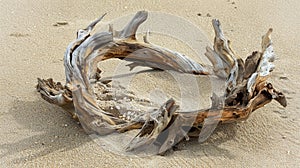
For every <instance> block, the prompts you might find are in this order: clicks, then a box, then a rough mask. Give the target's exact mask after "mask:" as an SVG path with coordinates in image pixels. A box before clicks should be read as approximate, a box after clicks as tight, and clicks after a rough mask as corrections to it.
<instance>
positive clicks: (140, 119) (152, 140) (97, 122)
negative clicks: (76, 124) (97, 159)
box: [37, 11, 287, 153]
mask: <svg viewBox="0 0 300 168" xmlns="http://www.w3.org/2000/svg"><path fill="white" fill-rule="evenodd" d="M147 16H148V14H147V12H146V11H140V12H138V13H137V14H136V15H135V16H134V17H133V19H132V20H131V21H130V22H129V23H128V24H127V25H126V26H125V28H124V29H123V30H122V31H115V30H113V28H112V26H110V29H109V31H108V32H98V33H95V34H91V31H92V30H93V28H94V27H95V25H96V24H97V23H98V22H99V21H101V19H102V18H103V17H104V15H103V16H102V17H100V18H99V19H97V20H96V21H94V22H93V23H91V24H90V25H89V26H88V27H87V28H85V29H83V30H79V31H78V33H77V39H76V40H75V41H73V42H72V43H70V44H69V46H68V48H67V51H66V53H65V56H64V65H65V73H66V84H65V85H62V84H61V83H59V82H54V81H53V80H52V79H47V80H44V79H40V78H38V85H37V90H38V92H39V93H40V94H41V96H42V98H44V99H45V100H47V101H48V102H50V103H53V104H56V105H59V106H61V107H63V108H65V109H66V110H67V111H68V112H70V113H71V114H72V116H73V118H75V119H78V120H79V121H80V123H81V125H82V126H83V128H84V129H85V130H86V132H87V133H88V134H99V135H107V134H110V133H112V132H119V133H124V132H127V131H131V130H133V129H139V133H138V134H137V135H136V136H135V137H134V138H133V140H132V141H131V142H128V143H129V144H128V146H127V150H128V151H132V150H139V149H140V150H141V149H144V148H145V146H149V145H154V146H158V148H157V152H158V153H162V152H164V151H166V150H167V149H169V148H171V147H172V146H173V145H175V144H176V143H178V142H179V141H180V140H181V139H183V138H186V139H188V137H190V136H200V137H199V141H203V140H205V139H206V138H207V137H208V136H209V135H210V133H209V132H211V131H212V129H213V128H211V125H216V124H218V123H226V122H235V121H239V120H245V119H247V118H248V117H249V115H250V114H251V113H252V112H253V111H255V110H256V109H258V108H261V107H263V106H264V105H266V104H267V103H269V102H271V100H272V99H274V100H276V101H277V102H279V103H280V104H281V105H282V106H284V107H285V106H286V105H287V102H286V99H285V96H284V95H283V94H282V93H281V92H279V91H277V90H276V89H275V88H274V87H273V86H272V84H271V83H269V82H267V79H268V77H269V76H270V72H271V71H272V70H273V69H274V65H273V63H272V62H273V61H274V51H273V46H272V41H271V32H272V29H269V30H268V32H267V33H266V35H264V36H263V38H262V44H261V47H262V48H261V51H255V52H253V53H252V55H250V56H248V57H247V59H246V60H245V61H244V60H242V59H241V58H240V57H239V56H237V55H236V54H235V52H234V51H233V50H232V48H231V46H230V41H229V40H227V39H226V37H225V36H224V34H223V32H222V30H221V27H220V22H219V21H218V20H213V21H212V24H213V28H214V30H215V39H214V46H213V49H212V48H210V47H207V52H206V53H205V56H207V57H208V59H209V60H210V61H211V63H212V65H213V68H212V70H210V68H209V66H203V65H201V64H199V63H197V62H195V61H193V60H192V59H190V58H189V57H187V56H185V55H183V54H180V53H178V52H175V51H171V50H169V49H166V48H163V47H159V46H157V45H154V44H152V43H149V41H148V38H147V34H146V35H145V36H144V42H139V41H137V39H136V31H137V29H138V27H139V25H140V24H142V23H143V22H144V21H145V20H146V19H147ZM111 58H118V59H122V60H126V61H130V62H132V63H131V64H129V66H130V68H131V69H132V68H134V67H135V66H147V67H151V68H154V69H160V70H172V71H178V72H181V73H189V74H194V75H215V76H217V77H219V78H221V79H224V82H225V88H226V89H225V90H224V94H223V95H222V96H217V95H215V94H213V96H212V98H211V100H212V106H211V108H209V109H199V110H197V111H191V112H180V111H178V105H176V102H175V100H174V99H172V98H171V99H169V100H168V101H167V102H165V103H164V104H163V105H162V106H161V107H160V108H159V109H156V110H153V111H147V112H146V111H145V112H142V113H139V114H138V115H136V116H134V117H133V118H130V119H128V118H127V119H126V118H124V117H120V113H119V112H112V111H109V110H103V109H105V108H104V107H100V106H99V104H97V101H96V97H97V96H96V94H97V93H95V90H94V89H93V85H94V84H95V83H96V82H98V83H100V84H101V85H103V90H102V92H103V94H104V95H105V94H106V93H107V94H109V91H107V87H108V86H109V82H110V81H101V76H100V74H101V70H100V69H98V67H97V64H98V62H100V61H104V60H107V59H111ZM99 81H101V82H99ZM125 94H126V93H125ZM125 113H126V112H125ZM201 132H202V134H201Z"/></svg>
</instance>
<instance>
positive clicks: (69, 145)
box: [0, 0, 300, 168]
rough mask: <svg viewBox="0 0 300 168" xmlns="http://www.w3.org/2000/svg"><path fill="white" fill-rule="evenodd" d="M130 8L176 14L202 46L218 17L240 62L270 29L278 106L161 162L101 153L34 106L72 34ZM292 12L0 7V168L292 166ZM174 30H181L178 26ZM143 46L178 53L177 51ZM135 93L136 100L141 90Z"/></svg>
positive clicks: (209, 3)
mask: <svg viewBox="0 0 300 168" xmlns="http://www.w3.org/2000/svg"><path fill="white" fill-rule="evenodd" d="M138 10H148V11H159V12H164V13H168V14H172V15H176V16H179V17H181V18H183V19H185V20H188V21H189V22H191V23H192V24H194V25H195V26H197V27H199V28H201V29H202V30H203V31H204V32H205V33H206V35H207V38H208V39H209V40H210V41H211V42H212V41H213V36H214V33H213V29H212V26H211V19H213V18H218V19H220V21H221V23H222V27H223V30H224V33H225V35H226V36H227V37H228V38H229V39H231V41H232V43H233V48H234V49H235V51H236V52H237V53H238V54H239V55H240V56H241V57H243V58H245V57H246V56H247V55H249V54H250V53H251V52H252V51H255V50H257V49H259V47H260V40H261V36H262V35H263V34H264V33H266V31H267V30H268V28H270V27H272V28H273V29H274V31H273V35H272V39H273V42H274V48H275V52H276V55H277V59H276V62H275V65H276V69H275V71H274V72H273V73H272V77H271V79H270V81H271V82H272V83H273V85H274V86H275V87H276V88H278V89H279V90H281V91H283V92H284V93H285V95H286V97H287V100H288V106H287V107H286V108H282V107H281V106H280V105H279V104H278V103H276V102H272V103H270V104H268V105H267V106H265V107H264V108H261V109H259V110H257V111H255V112H254V113H253V114H252V115H251V116H250V117H249V119H248V120H247V121H245V122H242V123H237V124H226V125H222V126H220V127H219V128H217V130H215V133H214V134H213V135H212V136H211V137H210V138H209V139H208V140H207V141H206V142H205V143H202V144H198V143H197V142H191V143H185V144H184V146H183V147H182V149H181V150H179V151H175V152H172V153H170V154H168V155H167V156H149V157H143V158H141V157H128V156H124V155H118V154H115V153H112V152H109V151H107V150H106V149H104V148H103V147H102V146H101V145H99V144H97V143H95V141H93V140H92V139H91V138H90V137H89V136H88V135H87V134H85V132H84V130H83V129H82V128H81V126H80V125H78V124H77V123H76V122H75V121H73V120H72V119H71V118H70V116H69V115H68V114H67V113H65V112H64V111H63V110H62V109H61V108H59V107H56V106H54V105H51V104H49V103H47V102H45V101H44V100H42V99H41V98H40V96H39V95H38V94H37V93H36V91H35V85H36V83H37V80H36V78H37V77H41V78H48V77H52V78H54V79H55V80H57V81H64V80H65V79H64V67H63V54H64V51H65V48H66V46H67V45H68V44H69V42H71V41H72V40H73V39H74V38H75V35H76V34H75V32H76V31H77V30H78V29H79V28H84V27H85V26H86V25H87V24H88V23H89V22H91V21H92V20H93V19H95V18H97V17H99V16H100V15H101V14H103V13H105V12H107V13H108V14H107V16H106V17H105V19H104V21H110V20H112V19H114V18H119V17H120V16H124V15H128V14H133V13H135V12H136V11H138ZM299 11H300V1H298V0H286V1H282V0H278V1H271V0H265V1H240V0H234V1H233V0H200V1H199V0H197V1H196V0H192V1H152V0H149V1H148V0H145V1H133V0H130V1H124V2H123V1H99V2H97V1H90V0H82V1H60V0H51V1H49V0H43V1H33V0H11V1H9V0H0V13H1V15H0V27H1V28H0V30H1V31H0V38H1V40H0V48H1V49H2V50H1V53H2V54H1V62H0V93H1V94H0V137H1V141H0V167H164V168H166V167H299V165H300V131H299V130H300V124H299V123H300V113H299V112H300V104H299V102H300V96H299V94H300V88H299V83H298V82H299V81H300V75H299V67H300V61H299V58H300V56H299V53H300V50H299V44H300V40H299V39H300V35H299V33H298V31H299V30H300V19H299V18H300V14H299ZM57 22H59V23H60V24H59V25H54V24H57ZM64 23H67V24H66V25H64ZM156 24H158V25H159V24H162V27H164V26H168V24H167V23H161V22H159V21H157V22H156ZM176 29H177V30H182V31H185V30H186V29H185V28H184V26H183V25H181V24H178V27H176ZM190 33H191V34H193V33H194V32H190ZM196 37H197V35H195V38H196ZM162 39H163V38H162ZM150 40H151V38H150ZM195 40H197V39H195ZM151 41H154V42H156V41H157V42H159V41H160V42H161V43H160V45H166V47H168V48H172V49H176V50H179V51H180V52H184V51H185V50H186V49H184V47H181V45H180V43H172V42H164V41H163V40H155V39H152V40H151ZM166 79H168V78H166ZM139 81H140V80H136V82H137V84H139ZM140 85H143V84H142V83H140ZM153 85H155V83H153V82H152V83H151V84H149V86H151V87H153ZM160 87H164V85H161V86H160ZM143 88H144V89H145V90H141V93H142V92H145V93H146V92H147V89H148V90H151V89H149V87H147V86H146V85H144V86H143ZM165 89H167V90H168V89H170V85H169V84H166V85H165ZM171 89H172V87H171ZM175 89H176V88H175ZM169 91H170V92H172V90H169Z"/></svg>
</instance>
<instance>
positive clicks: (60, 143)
mask: <svg viewBox="0 0 300 168" xmlns="http://www.w3.org/2000/svg"><path fill="white" fill-rule="evenodd" d="M9 114H10V115H12V116H13V118H14V119H15V120H16V122H17V123H18V124H19V125H21V128H20V129H22V130H23V131H24V132H29V134H27V135H23V137H25V138H23V139H22V140H19V141H18V140H16V141H15V142H12V143H7V144H2V145H1V146H0V148H1V149H2V151H4V152H3V153H2V154H1V155H0V158H4V157H9V156H14V157H13V158H16V159H14V160H12V162H13V163H20V162H21V163H22V162H26V161H30V160H34V159H37V158H39V157H42V156H45V155H48V154H50V153H52V152H55V151H66V150H72V149H74V148H76V147H78V146H80V145H82V144H84V143H86V142H89V141H91V139H90V138H89V136H87V135H86V134H85V132H84V131H83V129H82V128H81V126H80V125H79V124H77V123H76V122H75V121H74V120H72V119H71V118H70V117H69V116H68V114H67V113H65V112H63V110H62V109H60V108H59V107H55V106H53V105H51V104H48V103H45V102H42V101H32V102H30V101H21V100H15V101H14V103H13V104H12V108H11V109H10V113H9ZM17 131H20V130H17ZM24 151H30V152H24ZM24 153H25V154H24Z"/></svg>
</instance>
